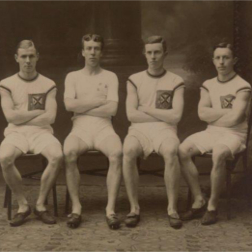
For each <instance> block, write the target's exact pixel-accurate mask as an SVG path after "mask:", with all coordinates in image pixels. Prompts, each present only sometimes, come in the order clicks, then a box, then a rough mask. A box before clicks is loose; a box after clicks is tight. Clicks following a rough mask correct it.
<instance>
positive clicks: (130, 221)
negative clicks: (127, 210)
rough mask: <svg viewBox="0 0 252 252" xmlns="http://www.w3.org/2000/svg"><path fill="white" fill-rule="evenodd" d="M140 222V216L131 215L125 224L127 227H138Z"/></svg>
mask: <svg viewBox="0 0 252 252" xmlns="http://www.w3.org/2000/svg"><path fill="white" fill-rule="evenodd" d="M139 221H140V215H139V214H129V215H127V217H126V219H125V221H124V222H125V224H126V226H127V227H136V225H137V224H138V222H139Z"/></svg>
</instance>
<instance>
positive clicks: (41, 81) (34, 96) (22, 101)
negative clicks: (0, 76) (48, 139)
mask: <svg viewBox="0 0 252 252" xmlns="http://www.w3.org/2000/svg"><path fill="white" fill-rule="evenodd" d="M0 87H1V88H2V89H5V90H7V91H8V92H10V94H11V98H12V100H13V103H14V109H17V110H20V109H21V110H28V111H31V110H36V109H41V110H44V109H45V102H46V97H47V94H48V93H49V92H50V91H51V90H53V89H54V88H56V85H55V83H54V81H52V80H50V79H48V78H47V77H45V76H43V75H41V74H38V75H37V76H36V77H35V78H34V79H33V80H29V81H28V80H24V79H22V78H21V77H20V76H19V75H18V74H14V75H12V76H10V77H8V78H6V79H4V80H2V81H1V83H0ZM41 129H48V130H49V131H50V132H51V133H53V129H52V127H51V126H50V125H46V126H35V125H25V124H22V125H15V124H12V123H9V124H8V126H7V128H6V129H5V131H4V135H5V136H6V135H7V134H9V133H11V132H14V131H15V132H20V133H21V132H27V131H36V130H41Z"/></svg>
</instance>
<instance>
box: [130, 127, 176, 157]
mask: <svg viewBox="0 0 252 252" xmlns="http://www.w3.org/2000/svg"><path fill="white" fill-rule="evenodd" d="M127 137H135V138H136V139H137V140H138V141H139V143H140V144H141V146H142V148H143V158H144V159H146V158H147V157H148V156H149V155H150V154H151V153H152V152H153V151H155V152H156V153H157V154H160V153H159V149H160V147H161V145H162V143H163V142H164V140H166V139H167V138H170V139H173V140H174V141H175V143H176V144H177V145H179V143H180V141H179V139H178V137H177V134H176V130H174V129H171V128H166V129H162V130H160V131H153V130H145V129H144V128H143V129H142V130H141V131H140V130H139V129H136V128H134V127H132V126H131V127H129V132H128V135H127V136H126V138H127ZM126 138H125V139H126Z"/></svg>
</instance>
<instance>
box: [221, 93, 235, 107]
mask: <svg viewBox="0 0 252 252" xmlns="http://www.w3.org/2000/svg"><path fill="white" fill-rule="evenodd" d="M234 99H235V96H233V95H231V94H229V95H226V96H221V97H220V102H221V107H222V108H223V109H231V108H232V107H233V100H234Z"/></svg>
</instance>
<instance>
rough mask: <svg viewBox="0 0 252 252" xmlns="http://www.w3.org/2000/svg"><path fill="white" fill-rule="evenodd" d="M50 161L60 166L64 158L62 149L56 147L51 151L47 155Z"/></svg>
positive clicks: (53, 164)
mask: <svg viewBox="0 0 252 252" xmlns="http://www.w3.org/2000/svg"><path fill="white" fill-rule="evenodd" d="M47 160H48V163H49V164H50V165H52V166H55V167H59V164H61V162H62V160H63V153H62V151H61V149H54V150H51V151H50V154H49V155H48V156H47Z"/></svg>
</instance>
